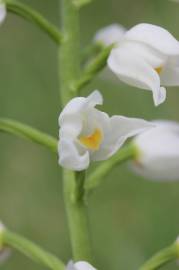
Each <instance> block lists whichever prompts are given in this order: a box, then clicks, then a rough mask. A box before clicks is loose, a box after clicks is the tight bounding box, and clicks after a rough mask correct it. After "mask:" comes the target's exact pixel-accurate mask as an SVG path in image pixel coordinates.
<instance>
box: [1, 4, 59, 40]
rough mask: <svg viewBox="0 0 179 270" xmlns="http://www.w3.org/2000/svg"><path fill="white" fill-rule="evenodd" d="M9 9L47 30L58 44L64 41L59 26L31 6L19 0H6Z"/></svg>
mask: <svg viewBox="0 0 179 270" xmlns="http://www.w3.org/2000/svg"><path fill="white" fill-rule="evenodd" d="M4 2H5V4H6V6H7V10H8V11H10V12H12V13H15V14H17V15H20V16H21V17H23V18H24V19H27V20H28V21H31V22H33V23H35V24H36V25H37V26H38V27H40V28H41V29H42V30H43V31H45V32H46V33H47V34H48V35H49V36H50V37H51V38H52V39H53V40H54V41H55V42H56V43H57V44H60V43H61V41H62V38H63V36H62V34H61V33H60V31H58V28H57V27H56V26H55V25H53V24H52V23H50V22H49V21H48V20H47V19H45V18H44V17H43V16H42V15H41V14H40V13H39V12H37V11H36V10H34V9H32V8H30V7H29V6H27V5H25V4H22V3H20V2H19V1H17V0H4Z"/></svg>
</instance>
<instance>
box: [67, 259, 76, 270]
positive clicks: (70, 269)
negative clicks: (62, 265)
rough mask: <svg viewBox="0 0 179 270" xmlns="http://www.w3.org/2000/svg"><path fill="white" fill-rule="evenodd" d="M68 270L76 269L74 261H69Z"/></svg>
mask: <svg viewBox="0 0 179 270" xmlns="http://www.w3.org/2000/svg"><path fill="white" fill-rule="evenodd" d="M66 270H76V268H75V266H74V263H73V261H69V262H68V264H67V267H66Z"/></svg>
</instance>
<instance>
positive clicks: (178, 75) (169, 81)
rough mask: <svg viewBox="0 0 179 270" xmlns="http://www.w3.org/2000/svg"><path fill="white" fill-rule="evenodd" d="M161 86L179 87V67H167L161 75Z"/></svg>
mask: <svg viewBox="0 0 179 270" xmlns="http://www.w3.org/2000/svg"><path fill="white" fill-rule="evenodd" d="M160 79H161V84H162V85H165V86H178V85H179V67H175V66H174V67H173V66H170V65H169V66H166V67H165V68H164V69H163V71H162V72H161V74H160Z"/></svg>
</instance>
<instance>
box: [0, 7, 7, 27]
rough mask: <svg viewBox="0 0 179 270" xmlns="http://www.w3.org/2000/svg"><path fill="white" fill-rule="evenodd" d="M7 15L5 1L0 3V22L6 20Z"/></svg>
mask: <svg viewBox="0 0 179 270" xmlns="http://www.w3.org/2000/svg"><path fill="white" fill-rule="evenodd" d="M6 15H7V10H6V5H5V4H4V3H0V24H1V23H2V22H3V21H4V20H5V18H6Z"/></svg>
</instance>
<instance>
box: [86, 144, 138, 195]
mask: <svg viewBox="0 0 179 270" xmlns="http://www.w3.org/2000/svg"><path fill="white" fill-rule="evenodd" d="M135 154H136V149H135V146H133V144H128V145H126V146H124V147H123V148H122V149H121V150H119V152H118V153H117V154H116V155H114V156H113V157H111V158H110V159H108V160H107V161H104V162H103V163H102V164H101V165H99V166H98V167H97V168H96V170H94V172H93V173H91V174H90V175H89V177H88V178H87V180H86V182H85V190H86V191H87V192H89V191H91V190H93V189H94V188H96V187H97V186H99V185H100V184H101V182H102V181H103V180H104V179H105V177H106V175H108V174H109V173H110V172H111V171H112V169H114V167H116V166H117V165H119V164H121V163H122V162H125V161H127V160H129V159H131V158H133V157H134V156H135Z"/></svg>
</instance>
